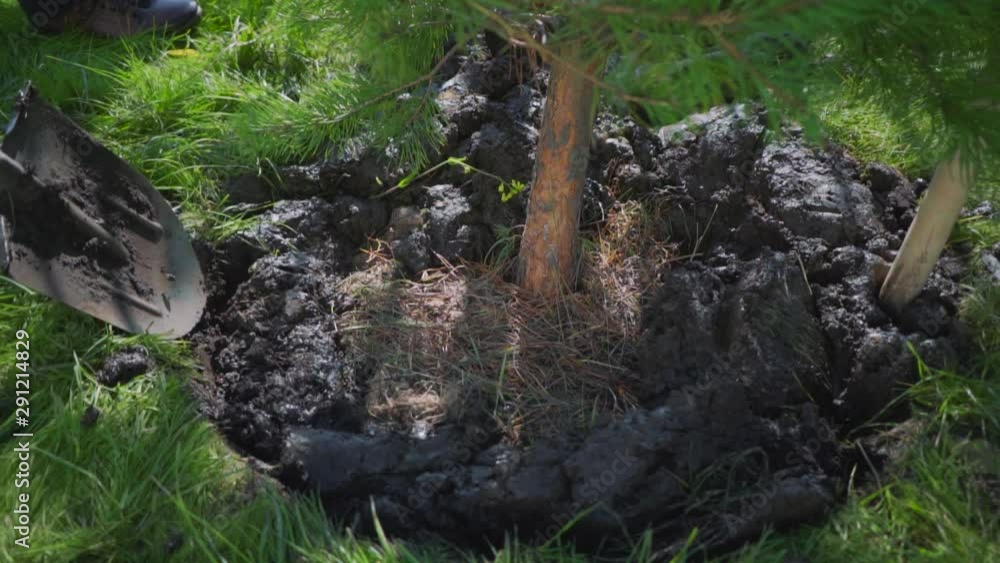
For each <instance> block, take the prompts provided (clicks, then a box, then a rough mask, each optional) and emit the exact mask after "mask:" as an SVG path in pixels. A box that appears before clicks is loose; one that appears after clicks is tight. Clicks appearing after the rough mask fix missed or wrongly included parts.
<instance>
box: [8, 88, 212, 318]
mask: <svg viewBox="0 0 1000 563" xmlns="http://www.w3.org/2000/svg"><path fill="white" fill-rule="evenodd" d="M0 270H2V271H3V272H4V273H5V274H6V275H7V276H8V277H10V278H11V279H13V280H14V281H16V282H17V283H19V284H21V285H23V286H26V287H28V288H31V289H33V290H35V291H37V292H39V293H42V294H45V295H47V296H49V297H51V298H53V299H56V300H59V301H62V302H63V303H65V304H67V305H69V306H70V307H73V308H74V309H78V310H80V311H83V312H84V313H87V314H88V315H91V316H94V317H96V318H98V319H101V320H102V321H105V322H108V323H110V324H112V325H114V326H116V327H118V328H120V329H122V330H125V331H127V332H131V333H150V334H158V335H162V336H165V337H167V338H179V337H181V336H184V335H185V334H187V333H188V332H189V331H190V330H191V329H192V328H193V327H194V325H195V324H196V323H197V322H198V320H199V319H200V318H201V313H202V311H203V309H204V306H205V288H204V279H203V277H202V272H201V267H200V265H199V263H198V258H197V256H196V255H195V253H194V249H193V248H192V246H191V241H190V240H189V239H188V236H187V233H186V232H185V231H184V228H183V227H182V226H181V223H180V220H179V219H178V218H177V216H176V215H175V214H174V212H173V211H172V210H171V208H170V205H169V204H168V203H167V201H166V200H165V199H163V197H162V196H161V195H160V194H159V193H157V191H156V189H155V188H153V186H152V185H151V184H150V183H149V181H148V180H146V178H144V177H143V176H142V175H141V174H139V173H138V172H137V171H135V170H134V169H132V168H131V167H130V166H129V165H128V164H126V163H125V162H124V161H123V160H122V159H120V158H118V157H117V156H115V155H114V154H112V153H111V152H110V151H109V150H107V149H106V148H104V147H103V146H102V145H101V144H100V143H98V142H97V141H96V140H94V139H93V138H92V137H91V136H90V135H88V134H87V133H86V132H85V131H83V130H82V129H80V128H79V127H78V126H77V125H76V124H75V123H73V122H72V121H70V120H69V119H68V118H67V117H65V116H64V115H62V114H61V113H60V112H59V111H58V110H57V109H55V108H54V107H52V106H51V105H49V104H47V103H46V102H44V101H43V100H42V99H41V97H40V96H39V95H38V92H37V91H36V90H35V89H34V87H32V86H31V84H30V83H29V84H28V85H27V86H26V87H25V88H24V89H23V90H21V92H20V93H19V94H18V97H17V101H16V107H15V111H14V118H13V120H12V121H11V123H10V125H9V126H8V127H7V130H6V135H5V136H4V138H3V144H2V145H0Z"/></svg>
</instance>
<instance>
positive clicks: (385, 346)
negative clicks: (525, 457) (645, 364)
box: [341, 203, 672, 442]
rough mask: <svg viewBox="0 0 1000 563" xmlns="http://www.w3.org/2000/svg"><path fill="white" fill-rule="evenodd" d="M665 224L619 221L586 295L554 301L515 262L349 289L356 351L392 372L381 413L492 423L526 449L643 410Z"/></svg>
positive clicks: (381, 259)
mask: <svg viewBox="0 0 1000 563" xmlns="http://www.w3.org/2000/svg"><path fill="white" fill-rule="evenodd" d="M656 223H657V221H656V217H655V216H651V215H649V214H647V213H646V212H645V211H644V209H643V208H642V207H641V206H640V205H639V204H637V203H630V204H625V205H623V206H621V207H620V208H619V209H616V210H615V211H613V212H612V214H611V215H610V217H609V220H608V222H607V224H606V226H605V228H604V229H602V231H601V232H600V233H598V236H597V237H596V239H595V240H594V241H592V242H590V243H588V245H587V248H586V250H585V253H584V260H583V263H582V268H583V271H582V279H581V291H579V292H576V293H573V294H570V295H568V296H566V297H564V298H563V299H561V300H559V301H558V302H548V303H542V302H539V301H538V300H537V299H535V298H533V297H531V296H528V295H526V294H524V293H522V292H521V291H520V289H519V288H518V286H517V285H515V284H513V283H510V282H508V281H505V280H504V278H503V276H502V275H501V274H502V272H505V271H509V270H510V267H511V263H510V262H509V261H507V262H504V263H501V264H495V265H493V266H492V267H487V266H485V265H482V264H464V265H457V266H451V265H449V266H446V267H443V268H439V269H436V270H429V271H427V272H424V274H423V278H422V279H421V280H420V281H410V280H405V279H398V278H394V277H393V271H394V266H393V264H392V261H391V259H390V258H389V257H388V256H385V255H384V254H381V253H373V254H372V259H371V260H370V267H369V268H367V269H365V270H363V271H361V272H358V273H356V274H354V275H352V276H351V277H349V278H348V279H346V280H345V281H344V286H343V288H342V289H344V290H346V291H348V292H349V293H351V294H352V295H354V296H355V298H356V299H357V306H356V307H355V308H354V309H353V310H352V311H351V312H349V313H348V314H347V315H345V318H344V319H343V320H342V321H341V325H342V326H341V333H342V334H343V335H344V337H345V342H346V343H348V344H349V345H351V346H354V347H355V348H356V349H358V350H359V351H361V352H362V353H364V354H366V355H368V356H369V357H371V358H373V359H374V360H376V363H377V364H378V365H380V367H379V368H378V370H377V373H376V375H375V376H374V378H373V380H372V382H371V385H370V387H369V390H368V399H367V406H368V411H369V414H370V416H371V417H372V418H373V419H375V420H376V421H378V422H381V423H385V424H393V425H398V426H399V427H400V428H413V427H415V426H417V425H418V423H420V424H419V426H423V425H425V424H430V425H435V424H438V423H441V422H443V421H444V420H448V419H451V420H459V419H467V418H469V417H477V416H482V415H484V414H485V415H488V416H489V417H491V418H492V419H493V420H494V422H495V423H496V424H497V426H498V427H499V428H500V429H501V430H502V431H503V432H504V433H505V434H506V436H507V437H508V438H509V439H510V440H512V441H515V442H522V441H530V440H532V439H534V438H537V437H540V436H546V435H551V434H554V433H558V432H562V431H564V430H566V429H567V428H569V427H577V428H581V427H587V426H589V425H591V424H593V423H594V422H596V421H598V420H602V419H607V418H608V417H614V416H617V415H619V414H621V413H622V412H624V411H625V410H626V409H627V408H629V407H631V406H634V405H635V404H636V402H637V400H638V399H637V397H636V396H635V395H634V392H633V390H634V389H635V388H637V387H638V386H637V385H636V372H635V363H636V345H637V341H638V337H639V328H640V317H641V299H642V296H643V295H644V294H645V293H646V292H647V291H648V290H649V289H650V286H651V285H652V284H653V283H655V280H656V277H657V275H658V273H659V272H661V271H662V270H663V267H664V265H665V264H666V263H667V262H668V261H669V260H670V257H671V255H672V254H671V249H670V248H669V247H668V246H667V245H666V244H664V243H663V242H662V240H663V239H662V238H661V237H660V236H658V235H657V233H655V232H654V231H655V230H656V227H655V224H656Z"/></svg>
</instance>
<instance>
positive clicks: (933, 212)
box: [879, 152, 973, 311]
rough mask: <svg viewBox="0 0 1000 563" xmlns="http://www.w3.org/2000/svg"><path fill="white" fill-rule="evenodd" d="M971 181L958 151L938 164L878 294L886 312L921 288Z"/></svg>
mask: <svg viewBox="0 0 1000 563" xmlns="http://www.w3.org/2000/svg"><path fill="white" fill-rule="evenodd" d="M972 182H973V179H972V173H971V171H970V170H968V169H967V167H966V169H963V166H962V163H961V160H960V159H959V153H958V152H956V153H955V156H953V157H952V158H951V160H948V161H945V162H941V163H940V164H938V166H937V169H936V170H935V171H934V178H933V179H932V180H931V184H930V186H929V187H928V188H927V195H925V196H924V200H923V201H922V202H920V207H919V208H918V209H917V217H916V218H915V219H914V220H913V224H911V225H910V229H909V230H908V231H907V232H906V238H905V239H903V245H902V246H901V247H900V249H899V253H898V254H896V259H895V260H893V262H892V268H891V269H890V270H889V275H888V276H887V277H886V279H885V282H884V283H883V284H882V289H881V291H880V292H879V299H881V300H882V303H884V304H885V305H886V306H887V307H888V308H889V309H891V310H894V311H899V310H901V309H902V308H903V307H905V306H906V305H907V304H908V303H909V302H910V301H912V300H913V299H914V298H915V297H916V296H917V295H918V294H919V293H920V291H921V290H922V289H923V287H924V283H925V282H926V281H927V278H928V277H929V276H930V274H931V270H932V269H933V268H934V264H936V263H937V261H938V258H939V257H940V256H941V251H942V250H944V246H945V244H946V243H947V242H948V237H949V235H951V230H952V228H953V227H954V226H955V222H956V221H957V220H958V214H959V212H960V211H961V209H962V205H964V204H965V197H966V194H968V191H969V187H970V186H971V185H972Z"/></svg>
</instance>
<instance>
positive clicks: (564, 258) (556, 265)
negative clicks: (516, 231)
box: [518, 61, 594, 297]
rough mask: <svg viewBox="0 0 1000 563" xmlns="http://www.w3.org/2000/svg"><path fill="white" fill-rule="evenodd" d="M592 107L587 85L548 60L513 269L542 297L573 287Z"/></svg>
mask: <svg viewBox="0 0 1000 563" xmlns="http://www.w3.org/2000/svg"><path fill="white" fill-rule="evenodd" d="M590 70H593V69H590ZM593 102H594V85H593V83H592V82H590V81H588V80H587V79H586V78H585V77H584V75H583V74H582V73H581V72H580V71H579V70H575V69H573V68H572V67H570V66H569V65H568V64H566V63H562V62H558V61H553V63H552V66H551V76H550V78H549V88H548V95H547V96H546V99H545V114H544V116H543V117H542V129H541V131H540V135H539V139H538V149H537V153H536V158H535V178H534V181H533V183H532V187H531V197H530V199H529V201H528V218H527V222H526V223H525V226H524V237H523V238H522V240H521V252H520V257H519V264H518V275H519V278H520V283H521V287H523V288H524V289H527V290H528V291H531V292H533V293H536V294H538V295H541V296H544V297H555V296H557V295H559V294H561V293H563V292H565V291H569V290H572V288H573V286H574V285H575V284H576V272H577V261H578V259H579V257H578V250H579V249H578V246H579V245H578V242H577V237H578V231H579V228H580V209H581V207H582V204H583V190H584V187H585V185H586V179H587V159H588V157H589V151H590V133H591V129H593V114H592V109H593Z"/></svg>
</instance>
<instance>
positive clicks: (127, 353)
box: [97, 346, 155, 387]
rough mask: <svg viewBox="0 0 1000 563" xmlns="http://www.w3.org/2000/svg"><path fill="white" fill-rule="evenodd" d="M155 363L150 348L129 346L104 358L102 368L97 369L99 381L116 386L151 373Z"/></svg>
mask: <svg viewBox="0 0 1000 563" xmlns="http://www.w3.org/2000/svg"><path fill="white" fill-rule="evenodd" d="M154 365H155V364H154V363H153V358H152V357H151V356H150V355H149V350H147V349H146V348H145V347H144V346H129V347H128V348H124V349H122V350H119V351H117V352H115V353H114V354H112V355H110V356H108V358H107V359H105V360H104V364H103V365H102V366H101V369H100V370H98V371H97V381H98V383H100V384H101V385H104V386H107V387H115V386H117V385H122V384H123V383H128V382H129V381H132V380H133V379H135V378H136V377H138V376H140V375H143V374H146V373H149V372H150V371H152V370H153V367H154Z"/></svg>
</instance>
